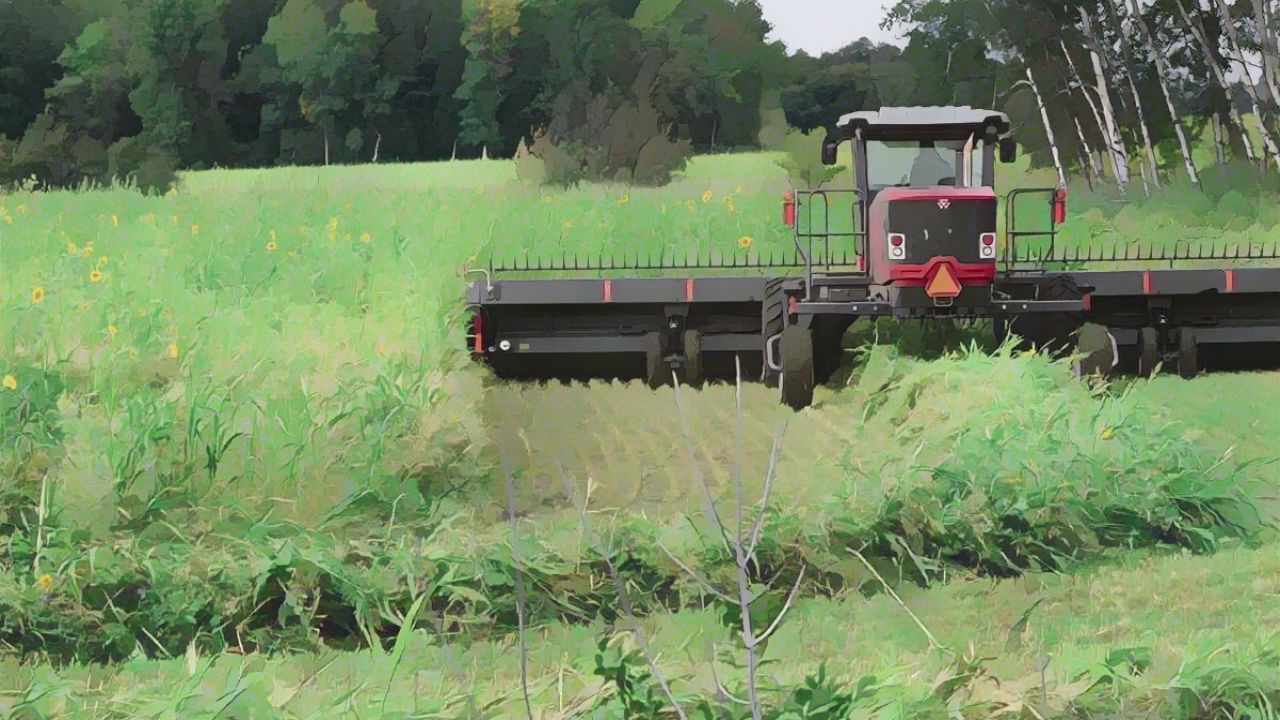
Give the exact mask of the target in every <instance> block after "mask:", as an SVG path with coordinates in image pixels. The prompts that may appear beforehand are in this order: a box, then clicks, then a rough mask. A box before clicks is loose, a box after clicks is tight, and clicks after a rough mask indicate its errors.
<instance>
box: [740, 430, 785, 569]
mask: <svg viewBox="0 0 1280 720" xmlns="http://www.w3.org/2000/svg"><path fill="white" fill-rule="evenodd" d="M786 432H787V421H786V420H783V421H782V426H781V427H780V428H778V434H777V436H775V437H774V439H773V449H772V450H771V451H770V452H769V471H768V472H767V473H766V474H765V476H764V493H763V497H762V498H761V500H760V510H759V511H758V514H757V515H756V522H755V526H753V527H752V528H751V539H750V540H749V541H748V546H747V559H748V560H750V561H753V562H754V561H755V557H756V548H757V546H759V544H760V535H761V533H763V532H764V521H765V515H766V514H767V513H768V512H769V498H770V497H771V496H772V494H773V479H774V477H775V473H776V471H777V469H778V454H779V452H781V450H782V436H783V435H785V434H786Z"/></svg>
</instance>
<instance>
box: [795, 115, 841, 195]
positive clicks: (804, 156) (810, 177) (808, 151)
mask: <svg viewBox="0 0 1280 720" xmlns="http://www.w3.org/2000/svg"><path fill="white" fill-rule="evenodd" d="M825 138H826V135H825V131H813V132H810V133H804V132H801V131H799V130H794V129H791V130H788V131H787V136H786V139H785V140H783V142H782V145H781V147H780V148H779V149H780V150H782V151H783V152H784V153H786V155H785V157H784V158H783V159H782V160H779V161H778V166H779V167H781V168H782V169H783V170H786V171H787V176H788V177H789V178H791V182H792V183H793V184H795V185H796V186H797V187H803V188H806V189H810V190H812V189H817V188H820V187H822V186H823V185H826V184H827V183H829V182H831V181H832V180H834V179H835V178H836V177H838V176H839V175H840V174H841V173H843V172H844V171H845V169H846V167H847V166H843V165H834V166H830V167H828V166H826V165H823V164H822V143H823V141H824V140H825ZM845 150H846V151H847V150H848V147H847V146H845Z"/></svg>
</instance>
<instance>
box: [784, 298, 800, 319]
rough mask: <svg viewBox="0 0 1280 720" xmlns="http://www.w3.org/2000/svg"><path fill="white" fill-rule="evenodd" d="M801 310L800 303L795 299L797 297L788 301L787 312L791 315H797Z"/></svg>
mask: <svg viewBox="0 0 1280 720" xmlns="http://www.w3.org/2000/svg"><path fill="white" fill-rule="evenodd" d="M799 309H800V301H799V300H797V299H795V297H792V298H790V299H789V300H788V301H787V311H788V312H789V313H790V314H791V315H795V314H796V311H797V310H799Z"/></svg>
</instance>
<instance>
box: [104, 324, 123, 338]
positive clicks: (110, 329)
mask: <svg viewBox="0 0 1280 720" xmlns="http://www.w3.org/2000/svg"><path fill="white" fill-rule="evenodd" d="M119 332H120V329H119V328H117V327H116V326H115V325H108V326H107V335H108V336H109V337H115V336H116V335H117V334H118V333H119Z"/></svg>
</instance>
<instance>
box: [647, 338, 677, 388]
mask: <svg viewBox="0 0 1280 720" xmlns="http://www.w3.org/2000/svg"><path fill="white" fill-rule="evenodd" d="M644 382H645V384H646V385H648V386H649V387H651V388H653V389H654V390H657V389H658V388H661V387H666V386H667V385H670V384H671V367H670V366H669V365H667V348H666V343H665V342H664V338H663V336H662V333H656V332H651V333H646V334H645V336H644Z"/></svg>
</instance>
